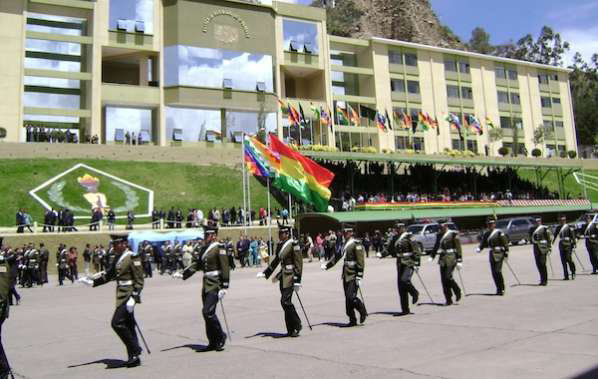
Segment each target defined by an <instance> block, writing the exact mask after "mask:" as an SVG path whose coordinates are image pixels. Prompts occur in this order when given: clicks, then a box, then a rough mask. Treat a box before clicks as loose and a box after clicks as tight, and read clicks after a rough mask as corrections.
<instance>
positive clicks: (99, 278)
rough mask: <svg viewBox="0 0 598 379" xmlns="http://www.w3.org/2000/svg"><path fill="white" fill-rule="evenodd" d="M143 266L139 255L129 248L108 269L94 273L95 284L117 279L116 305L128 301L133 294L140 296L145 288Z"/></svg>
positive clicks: (99, 284)
mask: <svg viewBox="0 0 598 379" xmlns="http://www.w3.org/2000/svg"><path fill="white" fill-rule="evenodd" d="M143 276H144V273H143V267H142V265H141V259H139V256H138V255H134V254H133V252H131V251H130V250H127V251H125V252H123V253H122V254H121V255H120V257H118V259H117V260H115V261H114V262H113V263H112V264H111V265H110V266H109V267H108V269H107V270H106V271H102V272H100V273H98V274H96V275H94V280H93V286H94V287H97V286H101V285H103V284H106V283H108V282H110V281H112V280H115V281H116V307H119V306H121V305H122V304H124V303H126V302H127V300H129V298H130V297H131V296H136V297H137V296H139V295H140V294H141V291H142V290H143Z"/></svg>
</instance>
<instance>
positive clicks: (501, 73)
mask: <svg viewBox="0 0 598 379" xmlns="http://www.w3.org/2000/svg"><path fill="white" fill-rule="evenodd" d="M494 72H495V73H496V78H497V79H506V78H507V74H506V71H505V69H504V68H503V67H495V68H494Z"/></svg>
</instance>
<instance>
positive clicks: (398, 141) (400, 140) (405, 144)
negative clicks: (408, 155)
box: [395, 136, 409, 150]
mask: <svg viewBox="0 0 598 379" xmlns="http://www.w3.org/2000/svg"><path fill="white" fill-rule="evenodd" d="M408 148H409V137H407V136H395V149H397V150H405V149H408Z"/></svg>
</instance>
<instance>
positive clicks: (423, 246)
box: [407, 222, 458, 253]
mask: <svg viewBox="0 0 598 379" xmlns="http://www.w3.org/2000/svg"><path fill="white" fill-rule="evenodd" d="M448 227H449V229H451V230H457V231H458V229H457V225H455V224H454V223H452V222H450V223H449V224H448ZM439 230H440V224H438V223H436V222H434V223H430V224H413V225H409V226H408V227H407V231H408V232H409V233H411V234H413V240H414V241H416V242H417V243H418V244H419V248H420V250H421V251H422V252H426V253H427V252H430V251H432V249H433V248H434V244H435V243H436V235H437V234H438V231H439Z"/></svg>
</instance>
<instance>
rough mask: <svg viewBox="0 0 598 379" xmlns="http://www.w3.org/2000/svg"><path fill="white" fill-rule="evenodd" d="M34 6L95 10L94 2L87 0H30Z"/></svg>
mask: <svg viewBox="0 0 598 379" xmlns="http://www.w3.org/2000/svg"><path fill="white" fill-rule="evenodd" d="M29 3H30V4H32V5H54V6H60V7H69V8H79V9H89V10H93V8H94V6H95V2H94V1H87V0H29Z"/></svg>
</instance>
